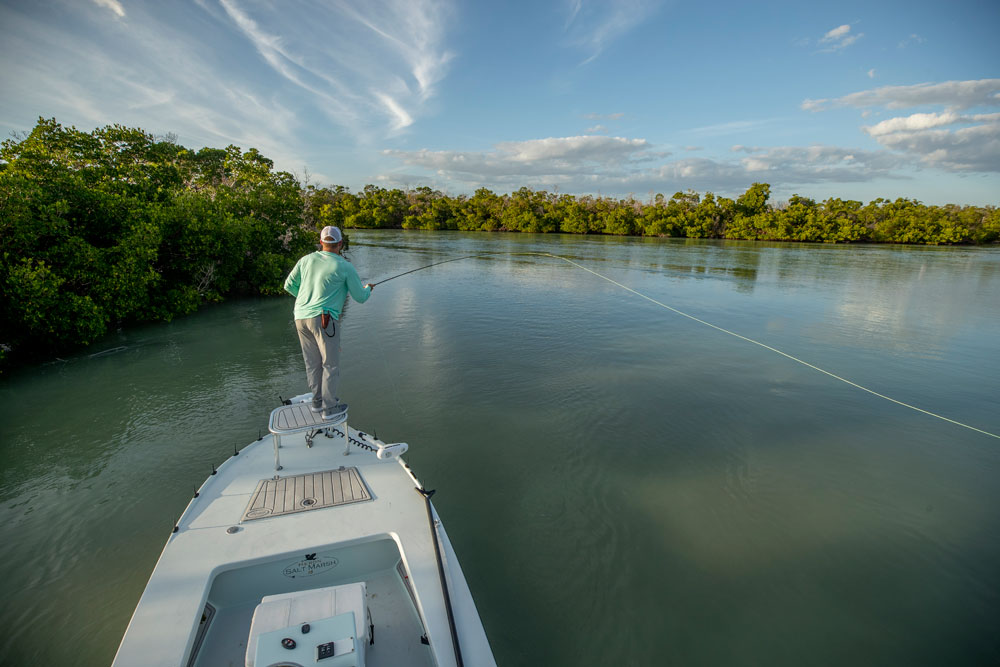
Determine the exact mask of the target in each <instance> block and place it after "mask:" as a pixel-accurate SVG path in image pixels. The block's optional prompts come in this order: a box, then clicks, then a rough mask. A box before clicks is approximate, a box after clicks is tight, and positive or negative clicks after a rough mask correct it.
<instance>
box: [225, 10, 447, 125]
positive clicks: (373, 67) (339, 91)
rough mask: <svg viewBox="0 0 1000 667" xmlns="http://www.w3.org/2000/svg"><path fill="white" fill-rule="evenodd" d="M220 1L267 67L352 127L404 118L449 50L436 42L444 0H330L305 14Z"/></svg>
mask: <svg viewBox="0 0 1000 667" xmlns="http://www.w3.org/2000/svg"><path fill="white" fill-rule="evenodd" d="M220 3H221V6H222V8H223V10H224V12H225V17H226V18H227V19H228V20H229V21H231V22H232V23H233V24H234V25H235V26H236V27H237V28H238V29H239V30H240V31H241V32H242V33H243V35H244V36H245V37H246V38H247V39H248V40H249V41H250V43H251V44H252V45H253V46H254V48H255V49H256V50H257V52H258V53H259V54H260V55H261V57H262V58H263V59H264V61H265V62H266V63H267V64H268V65H269V66H270V67H271V68H272V69H273V70H274V71H275V72H277V73H278V74H279V75H281V76H282V77H283V78H284V79H286V80H287V81H289V82H291V83H292V84H294V85H295V86H297V87H299V88H301V89H302V90H304V91H306V92H307V93H309V95H310V96H311V97H312V98H313V101H314V103H315V104H316V106H318V107H319V108H321V109H323V111H324V112H325V113H326V114H327V115H328V116H329V117H330V118H331V119H332V120H334V121H335V122H337V123H338V124H340V125H342V126H344V127H346V128H347V129H349V130H350V131H352V132H353V133H356V134H360V133H367V132H369V131H377V129H378V128H377V125H376V123H377V121H378V120H381V121H382V123H383V124H384V125H383V127H384V128H385V129H387V130H389V131H390V132H395V131H399V130H401V129H403V128H406V127H408V126H410V125H412V124H413V122H414V118H415V117H416V116H417V115H419V114H420V113H421V112H422V110H423V107H424V105H425V103H426V102H427V101H428V100H429V99H430V98H432V97H433V96H434V94H435V93H436V87H437V84H438V83H439V82H440V81H441V80H442V78H443V77H444V76H445V74H446V73H447V69H448V64H449V62H450V61H451V59H452V57H453V56H452V54H451V53H450V52H449V51H447V49H446V48H445V47H444V38H445V32H446V29H447V27H448V26H449V25H450V16H451V11H452V10H451V6H450V4H449V3H448V2H447V0H381V1H372V2H365V3H360V4H347V3H334V4H332V5H328V6H323V7H316V8H313V9H311V10H309V13H308V16H303V15H302V14H301V13H299V12H294V11H289V8H287V7H284V6H270V5H255V6H253V7H252V9H251V8H245V7H242V6H241V5H239V4H238V3H237V0H220ZM251 11H252V12H253V15H251ZM263 25H266V26H268V27H267V29H266V30H264V29H263V28H261V26H263ZM373 121H374V122H373Z"/></svg>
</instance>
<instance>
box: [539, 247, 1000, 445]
mask: <svg viewBox="0 0 1000 667" xmlns="http://www.w3.org/2000/svg"><path fill="white" fill-rule="evenodd" d="M530 254H538V255H542V256H545V257H553V258H555V259H561V260H562V261H564V262H568V263H570V264H572V265H573V266H575V267H577V268H580V269H583V270H584V271H586V272H587V273H592V274H594V275H595V276H597V277H598V278H601V279H602V280H607V281H608V282H609V283H611V284H613V285H617V286H618V287H621V288H622V289H623V290H627V291H629V292H631V293H632V294H635V295H636V296H638V297H642V298H643V299H645V300H646V301H649V302H651V303H655V304H656V305H657V306H660V307H661V308H666V309H667V310H669V311H671V312H673V313H677V314H678V315H681V316H683V317H686V318H688V319H689V320H694V321H695V322H697V323H698V324H704V325H705V326H706V327H711V328H713V329H715V330H717V331H721V332H722V333H726V334H729V335H730V336H734V337H736V338H739V339H740V340H745V341H746V342H748V343H753V344H754V345H759V346H760V347H762V348H764V349H765V350H770V351H771V352H774V353H775V354H780V355H781V356H783V357H786V358H788V359H791V360H792V361H794V362H796V363H800V364H802V365H803V366H807V367H809V368H811V369H813V370H815V371H819V372H820V373H823V374H824V375H829V376H830V377H832V378H833V379H835V380H840V381H841V382H843V383H844V384H848V385H850V386H852V387H855V388H856V389H860V390H861V391H866V392H868V393H869V394H872V395H873V396H878V397H879V398H884V399H885V400H887V401H889V402H891V403H895V404H896V405H901V406H902V407H904V408H909V409H910V410H915V411H917V412H920V413H923V414H925V415H928V416H931V417H934V418H936V419H940V420H942V421H946V422H948V423H949V424H954V425H956V426H961V427H962V428H967V429H969V430H970V431H975V432H976V433H982V434H983V435H987V436H989V437H991V438H997V439H998V440H1000V435H997V434H996V433H990V432H989V431H984V430H983V429H981V428H976V427H975V426H970V425H969V424H965V423H963V422H960V421H956V420H954V419H949V418H948V417H945V416H943V415H939V414H937V413H936V412H931V411H930V410H924V409H923V408H918V407H917V406H915V405H910V404H909V403H904V402H903V401H900V400H897V399H895V398H893V397H891V396H886V395H885V394H880V393H879V392H877V391H875V390H874V389H869V388H868V387H865V386H863V385H860V384H858V383H857V382H852V381H850V380H848V379H847V378H844V377H841V376H839V375H837V374H836V373H831V372H830V371H828V370H825V369H823V368H820V367H819V366H814V365H813V364H810V363H809V362H808V361H803V360H802V359H799V358H798V357H794V356H792V355H790V354H788V353H787V352H782V351H781V350H779V349H777V348H775V347H771V346H770V345H767V344H765V343H761V342H760V341H759V340H754V339H753V338H748V337H746V336H743V335H741V334H738V333H736V332H735V331H730V330H729V329H724V328H722V327H720V326H718V325H715V324H712V323H711V322H706V321H705V320H702V319H699V318H697V317H695V316H694V315H689V314H688V313H685V312H684V311H682V310H678V309H677V308H674V307H673V306H668V305H667V304H665V303H663V302H662V301H657V300H656V299H654V298H653V297H651V296H647V295H646V294H643V293H642V292H639V291H637V290H634V289H632V288H631V287H629V286H628V285H623V284H621V283H620V282H618V281H617V280H613V279H611V278H608V277H607V276H605V275H602V274H600V273H598V272H597V271H594V270H593V269H588V268H587V267H586V266H584V265H582V264H578V263H577V262H574V261H573V260H571V259H566V258H565V257H560V256H559V255H552V254H550V253H530Z"/></svg>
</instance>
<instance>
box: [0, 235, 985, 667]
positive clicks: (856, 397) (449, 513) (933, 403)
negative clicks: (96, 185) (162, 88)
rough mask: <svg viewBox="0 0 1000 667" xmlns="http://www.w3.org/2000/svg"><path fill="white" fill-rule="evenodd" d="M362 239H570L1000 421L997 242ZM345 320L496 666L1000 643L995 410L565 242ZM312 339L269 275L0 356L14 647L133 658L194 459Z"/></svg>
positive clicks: (274, 384) (422, 248)
mask: <svg viewBox="0 0 1000 667" xmlns="http://www.w3.org/2000/svg"><path fill="white" fill-rule="evenodd" d="M351 240H352V244H353V247H352V250H351V259H352V260H353V261H354V263H355V264H356V266H358V269H359V273H360V274H361V276H362V279H364V280H378V279H381V278H385V277H388V276H390V275H393V274H395V273H399V272H401V271H405V270H407V269H410V268H414V267H417V266H420V265H423V264H428V263H431V262H434V261H440V260H444V259H448V258H449V257H455V256H460V255H467V254H470V253H475V252H478V251H483V250H490V251H505V252H512V253H517V252H550V253H556V254H561V255H564V256H566V257H569V258H572V259H573V260H574V261H577V262H579V263H581V264H583V265H585V266H587V267H588V268H591V269H593V270H595V271H598V272H600V273H602V274H603V275H606V276H608V277H611V278H613V279H615V280H616V281H618V282H620V283H622V284H624V285H627V286H629V287H631V288H633V289H635V290H638V291H640V292H642V293H644V294H646V295H648V296H649V297H651V298H653V299H656V300H658V301H661V302H663V303H664V304H668V305H670V306H672V307H674V308H677V309H680V310H682V311H684V312H686V313H689V314H691V315H694V316H696V317H699V318H702V319H704V320H706V321H708V322H711V323H713V324H715V325H718V326H720V327H724V328H726V329H730V330H732V331H734V332H737V333H739V334H741V335H744V336H747V337H749V338H753V339H755V340H759V341H761V342H763V343H766V344H768V345H771V346H773V347H775V348H778V349H780V350H782V351H784V352H787V353H788V354H791V355H794V356H796V357H799V358H801V359H803V360H805V361H807V362H809V363H811V364H814V365H816V366H819V367H821V368H823V369H826V370H828V371H830V372H832V373H835V374H837V375H840V376H843V377H845V378H848V379H850V380H852V381H854V382H857V383H858V384H861V385H864V386H866V387H869V388H871V389H872V390H874V391H878V392H881V393H884V394H887V395H889V396H892V397H894V398H896V399H898V400H900V401H904V402H906V403H910V404H913V405H915V406H919V407H921V408H924V409H926V410H930V411H932V412H936V413H940V414H941V415H944V416H947V417H949V418H951V419H954V420H957V421H960V422H964V423H968V424H970V425H973V426H976V427H977V428H980V429H984V430H986V431H990V432H992V433H998V434H1000V405H998V397H1000V299H998V295H1000V250H998V249H996V248H902V247H824V246H808V247H806V246H797V245H779V244H773V245H769V244H753V243H732V242H695V241H686V240H644V239H617V238H592V237H575V236H574V237H562V236H535V235H502V234H493V235H485V234H460V233H422V232H396V231H392V232H360V231H357V232H354V233H352V234H351ZM343 327H344V332H345V340H344V355H343V364H344V380H343V385H342V386H343V389H342V392H341V395H342V396H343V397H344V398H345V399H346V400H348V401H349V402H350V404H351V424H352V425H354V426H356V427H358V428H363V429H366V430H369V429H375V430H377V432H378V434H379V436H380V437H381V438H382V439H384V440H405V441H407V442H409V443H410V445H411V449H410V453H409V454H408V455H407V459H408V461H409V462H410V463H411V465H412V466H413V468H414V469H415V471H416V472H417V474H418V476H420V477H421V479H422V480H423V481H424V483H425V484H426V485H427V486H428V487H429V488H436V489H438V493H437V495H436V496H435V498H434V502H435V505H436V506H437V507H438V510H439V512H440V513H441V515H442V517H443V518H444V521H445V523H446V525H447V528H448V533H449V535H450V537H451V539H452V541H453V543H454V545H455V548H456V550H457V552H458V554H459V557H460V559H461V562H462V566H463V569H464V570H465V574H466V577H467V578H468V581H469V585H470V587H471V589H472V592H473V595H474V596H475V598H476V602H477V604H478V607H479V611H480V614H481V616H482V619H483V623H484V625H485V627H486V631H487V634H488V636H489V637H490V641H491V643H492V645H493V648H494V651H495V653H496V657H497V662H498V663H499V664H500V665H503V666H505V667H506V666H511V665H547V666H550V667H551V666H563V665H611V664H614V665H664V664H674V665H769V666H771V665H844V664H859V665H967V664H970V665H971V664H997V663H998V662H1000V633H998V632H997V627H998V625H997V619H998V618H1000V566H998V563H1000V482H998V479H1000V439H996V438H991V437H988V436H985V435H982V434H979V433H976V432H973V431H971V430H968V429H965V428H961V427H959V426H956V425H953V424H950V423H946V422H944V421H941V420H938V419H934V418H932V417H929V416H927V415H924V414H920V413H917V412H914V411H912V410H909V409H906V408H903V407H900V406H899V405H895V404H892V403H889V402H887V401H885V400H883V399H880V398H877V397H875V396H872V395H871V394H868V393H865V392H863V391H861V390H859V389H856V388H853V387H851V386H848V385H846V384H844V383H842V382H838V381H836V380H834V379H832V378H830V377H829V376H827V375H823V374H821V373H819V372H817V371H815V370H812V369H810V368H807V367H805V366H803V365H801V364H797V363H795V362H793V361H790V360H789V359H787V358H785V357H782V356H779V355H777V354H775V353H774V352H771V351H768V350H765V349H763V348H761V347H759V346H755V345H752V344H750V343H747V342H745V341H742V340H739V339H737V338H734V337H732V336H729V335H727V334H724V333H721V332H719V331H717V330H714V329H711V328H709V327H706V326H704V325H702V324H699V323H697V322H694V321H692V320H690V319H686V318H684V317H681V316H679V315H677V314H675V313H672V312H670V311H668V310H665V309H663V308H661V307H659V306H657V305H655V304H653V303H650V302H649V301H646V300H643V299H641V298H639V297H637V296H635V295H633V294H630V293H629V292H627V291H625V290H623V289H622V288H620V287H617V286H615V285H612V284H610V283H608V282H606V281H604V280H601V279H600V278H598V277H596V276H594V275H592V274H589V273H587V272H585V271H583V270H581V269H579V268H576V267H573V266H571V265H569V264H567V263H565V262H562V261H559V260H556V259H551V258H543V257H523V256H514V255H494V256H490V257H482V258H475V259H468V260H462V261H459V262H451V263H448V264H443V265H441V266H438V267H434V268H431V269H428V270H426V271H420V272H418V273H414V274H411V275H409V276H406V277H403V278H400V279H398V280H394V281H392V282H389V283H386V284H385V285H381V286H379V287H378V288H377V289H376V290H375V293H374V295H373V296H372V298H371V300H370V301H369V302H368V303H366V304H364V305H358V304H353V305H352V306H350V308H349V310H348V312H347V315H346V318H345V321H344V324H343ZM102 350H108V352H107V353H106V354H97V355H95V354H94V353H98V352H101V351H102ZM301 365H302V360H301V355H300V353H299V350H298V343H297V341H296V338H295V335H294V332H293V328H292V323H291V300H290V298H274V299H259V300H244V301H237V302H233V303H228V304H224V305H220V306H214V307H208V308H205V309H204V310H203V311H201V312H200V313H198V314H196V315H193V316H191V317H188V318H183V319H180V320H177V321H175V322H173V323H170V324H157V325H150V326H146V327H137V328H131V329H128V330H126V331H123V332H120V333H118V334H116V335H115V336H112V337H110V338H109V339H107V340H105V341H102V342H101V343H100V344H98V345H96V346H94V347H93V348H92V349H90V350H88V351H87V352H86V353H82V354H79V355H76V356H73V357H71V358H66V359H65V360H61V361H54V362H53V363H49V364H45V365H40V366H36V367H33V368H28V369H23V370H21V371H18V372H16V373H13V374H10V375H8V376H7V377H5V378H3V379H0V392H2V401H0V443H2V444H0V461H2V477H0V599H2V601H3V602H2V605H0V630H2V632H0V663H2V664H10V665H13V664H38V665H81V666H89V665H107V664H109V663H110V662H111V659H112V658H113V656H114V653H115V650H116V648H117V646H118V642H119V640H120V638H121V635H122V633H123V632H124V630H125V626H126V625H127V623H128V620H129V618H130V615H131V612H132V609H133V608H134V606H135V603H136V602H137V600H138V598H139V595H140V594H141V592H142V589H143V586H144V585H145V582H146V579H147V577H148V575H149V573H150V571H151V569H152V567H153V565H154V563H155V562H156V558H157V557H158V555H159V552H160V549H161V548H162V546H163V543H164V541H165V539H166V537H167V534H168V532H169V530H170V528H171V527H172V525H173V522H174V520H175V519H176V517H177V516H179V514H180V513H181V512H182V511H183V509H184V507H185V505H186V504H187V502H188V498H189V497H190V495H191V493H192V491H193V489H194V487H195V486H197V485H199V484H200V483H201V482H202V481H203V479H204V478H205V476H206V475H208V474H209V473H210V472H211V468H212V465H213V464H218V463H220V462H221V461H223V460H225V459H226V458H227V457H228V456H230V455H231V454H232V452H233V449H234V448H235V447H243V446H245V445H246V444H247V443H249V442H250V441H252V440H254V439H256V438H257V435H258V432H259V430H261V429H264V430H265V431H266V423H267V414H268V412H269V411H270V410H271V409H272V408H273V407H275V406H276V404H277V398H278V395H279V394H280V395H283V396H289V395H293V394H296V393H300V392H302V391H304V390H305V386H304V373H303V371H302V368H301Z"/></svg>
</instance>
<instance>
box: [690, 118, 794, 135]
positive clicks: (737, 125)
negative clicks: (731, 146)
mask: <svg viewBox="0 0 1000 667" xmlns="http://www.w3.org/2000/svg"><path fill="white" fill-rule="evenodd" d="M777 120H779V119H777V118H764V119H760V120H732V121H729V122H728V123H716V124H715V125H704V126H702V127H695V128H692V129H691V130H688V132H690V133H691V134H695V135H699V136H702V137H723V136H726V135H729V134H739V133H742V132H748V131H750V130H756V129H758V128H761V127H764V126H765V125H769V124H771V123H774V122H776V121H777Z"/></svg>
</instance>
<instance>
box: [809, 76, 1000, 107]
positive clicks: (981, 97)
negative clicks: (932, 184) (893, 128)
mask: <svg viewBox="0 0 1000 667" xmlns="http://www.w3.org/2000/svg"><path fill="white" fill-rule="evenodd" d="M930 104H936V105H944V106H946V107H948V108H949V109H956V110H962V109H970V108H972V107H977V106H998V105H1000V79H977V80H971V81H945V82H943V83H918V84H916V85H912V86H884V87H882V88H875V89H873V90H863V91H861V92H857V93H851V94H850V95H844V96H843V97H837V98H833V99H819V100H810V99H807V100H804V101H803V102H802V108H803V109H805V110H806V111H824V110H826V109H829V108H832V107H857V108H863V107H872V106H884V107H886V108H888V109H907V108H912V107H917V106H923V105H930Z"/></svg>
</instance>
